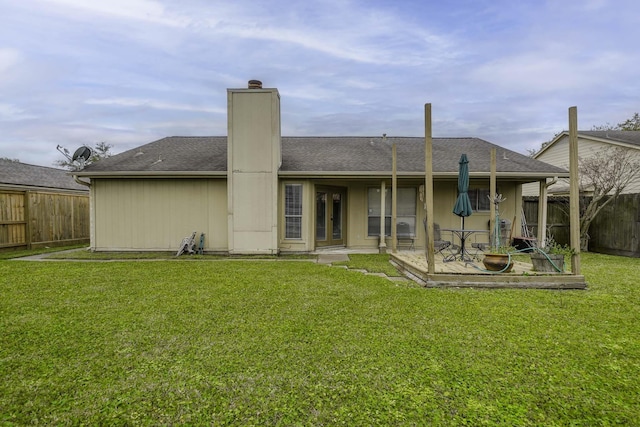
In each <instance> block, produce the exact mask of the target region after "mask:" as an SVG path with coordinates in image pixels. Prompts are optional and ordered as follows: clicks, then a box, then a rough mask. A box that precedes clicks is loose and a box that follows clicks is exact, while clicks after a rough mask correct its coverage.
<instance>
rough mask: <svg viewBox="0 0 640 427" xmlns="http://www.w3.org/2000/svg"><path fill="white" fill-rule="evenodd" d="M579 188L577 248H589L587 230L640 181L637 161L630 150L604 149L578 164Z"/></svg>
mask: <svg viewBox="0 0 640 427" xmlns="http://www.w3.org/2000/svg"><path fill="white" fill-rule="evenodd" d="M578 164H579V166H578V169H579V173H580V187H581V191H582V192H583V194H585V196H584V197H581V204H580V248H581V250H584V251H586V250H587V249H588V245H589V227H590V226H591V223H592V222H593V220H594V219H595V218H596V216H597V215H598V214H599V213H600V211H602V208H604V207H605V206H606V205H607V204H609V203H610V202H612V201H615V200H616V199H617V198H618V196H619V195H620V193H622V191H624V189H625V188H626V187H627V186H628V185H629V184H630V183H631V182H632V181H633V180H635V179H637V178H640V157H638V156H637V155H636V153H635V152H634V151H632V150H628V149H624V148H621V147H606V148H604V149H602V150H600V151H598V152H596V153H594V154H593V156H590V157H589V158H585V159H583V158H580V160H579V162H578Z"/></svg>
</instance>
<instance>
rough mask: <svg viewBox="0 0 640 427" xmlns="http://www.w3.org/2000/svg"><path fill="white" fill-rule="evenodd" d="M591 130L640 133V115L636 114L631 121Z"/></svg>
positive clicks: (596, 127)
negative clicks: (634, 131)
mask: <svg viewBox="0 0 640 427" xmlns="http://www.w3.org/2000/svg"><path fill="white" fill-rule="evenodd" d="M591 130H601V131H602V130H636V131H640V114H638V113H635V114H634V115H633V116H632V117H631V118H630V119H627V120H625V121H624V122H620V123H618V124H617V125H615V126H613V125H612V124H610V123H607V124H604V125H600V126H593V127H592V128H591Z"/></svg>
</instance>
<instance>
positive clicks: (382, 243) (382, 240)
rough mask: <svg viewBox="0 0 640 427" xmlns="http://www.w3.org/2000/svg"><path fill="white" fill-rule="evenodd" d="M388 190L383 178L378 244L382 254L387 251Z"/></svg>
mask: <svg viewBox="0 0 640 427" xmlns="http://www.w3.org/2000/svg"><path fill="white" fill-rule="evenodd" d="M386 192H387V183H386V182H385V180H384V179H383V180H382V182H381V183H380V245H379V246H378V252H380V253H381V254H386V253H387V241H386V234H387V233H386V230H385V222H386V217H387V213H386V212H385V201H386Z"/></svg>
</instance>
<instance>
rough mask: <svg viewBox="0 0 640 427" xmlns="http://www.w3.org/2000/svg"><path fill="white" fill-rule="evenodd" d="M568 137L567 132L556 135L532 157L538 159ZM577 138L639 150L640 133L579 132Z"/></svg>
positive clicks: (625, 131)
mask: <svg viewBox="0 0 640 427" xmlns="http://www.w3.org/2000/svg"><path fill="white" fill-rule="evenodd" d="M568 136H569V132H568V131H563V132H561V133H559V134H558V135H556V137H555V138H553V140H551V142H549V143H548V144H547V145H545V146H544V147H543V148H542V149H541V150H540V151H538V152H537V153H536V154H535V155H534V157H535V158H536V159H537V158H539V157H540V156H541V155H542V154H543V153H544V152H545V151H547V150H549V149H550V148H551V147H552V146H553V145H555V144H556V143H557V142H558V141H560V140H562V139H563V138H565V137H568ZM578 138H583V139H589V140H592V141H596V142H602V143H605V144H612V145H619V146H625V147H628V148H638V149H640V131H632V130H580V131H578Z"/></svg>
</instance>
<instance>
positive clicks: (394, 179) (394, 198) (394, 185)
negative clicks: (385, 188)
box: [391, 142, 398, 253]
mask: <svg viewBox="0 0 640 427" xmlns="http://www.w3.org/2000/svg"><path fill="white" fill-rule="evenodd" d="M391 149H392V165H393V166H392V169H391V252H393V253H396V252H397V242H398V157H397V152H396V143H395V142H394V143H393V145H392V147H391Z"/></svg>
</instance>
